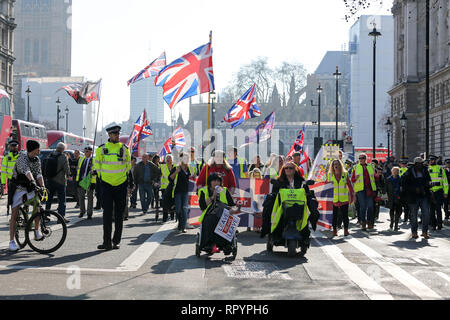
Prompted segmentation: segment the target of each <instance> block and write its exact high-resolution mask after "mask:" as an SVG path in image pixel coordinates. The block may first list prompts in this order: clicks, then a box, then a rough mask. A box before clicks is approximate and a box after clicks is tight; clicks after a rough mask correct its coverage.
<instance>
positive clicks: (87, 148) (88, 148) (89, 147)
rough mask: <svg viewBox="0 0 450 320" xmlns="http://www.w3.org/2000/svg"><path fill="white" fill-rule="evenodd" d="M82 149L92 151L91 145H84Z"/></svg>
mask: <svg viewBox="0 0 450 320" xmlns="http://www.w3.org/2000/svg"><path fill="white" fill-rule="evenodd" d="M84 150H85V151H93V149H92V147H91V146H87V147H85V148H84Z"/></svg>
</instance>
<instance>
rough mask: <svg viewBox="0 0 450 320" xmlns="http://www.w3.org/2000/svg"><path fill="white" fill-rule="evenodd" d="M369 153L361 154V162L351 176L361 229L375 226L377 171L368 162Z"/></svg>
mask: <svg viewBox="0 0 450 320" xmlns="http://www.w3.org/2000/svg"><path fill="white" fill-rule="evenodd" d="M366 160H367V155H366V154H364V153H362V154H360V155H359V163H358V164H357V165H356V168H355V170H354V171H353V175H352V178H351V181H352V183H353V184H354V190H355V193H356V197H357V199H358V202H359V220H360V221H361V229H362V230H363V231H366V230H367V228H369V229H372V228H373V226H374V215H373V213H374V198H375V195H376V193H375V192H376V190H377V188H376V185H375V171H374V169H373V167H372V166H371V165H368V164H367V163H366Z"/></svg>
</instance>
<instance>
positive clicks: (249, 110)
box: [223, 85, 261, 128]
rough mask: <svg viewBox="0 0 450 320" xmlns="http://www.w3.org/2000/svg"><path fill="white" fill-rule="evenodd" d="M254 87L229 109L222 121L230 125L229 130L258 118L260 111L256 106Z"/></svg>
mask: <svg viewBox="0 0 450 320" xmlns="http://www.w3.org/2000/svg"><path fill="white" fill-rule="evenodd" d="M255 93H256V85H253V86H252V87H251V88H250V89H248V90H247V92H246V93H245V94H244V95H243V96H242V97H241V98H240V99H239V100H238V101H237V102H236V103H235V104H234V106H232V107H231V109H230V110H229V111H228V113H227V114H226V115H225V118H224V119H223V121H224V122H228V123H231V128H235V127H237V126H238V125H240V124H241V123H242V122H244V121H246V120H248V119H252V118H256V117H259V116H260V115H261V110H260V109H259V107H258V105H257V104H256V94H255Z"/></svg>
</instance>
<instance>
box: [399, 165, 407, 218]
mask: <svg viewBox="0 0 450 320" xmlns="http://www.w3.org/2000/svg"><path fill="white" fill-rule="evenodd" d="M406 171H408V159H407V158H404V159H402V160H401V161H400V178H401V179H402V177H403V175H404V174H405V173H406ZM400 201H401V203H402V208H403V213H404V214H403V222H405V223H406V222H408V220H409V204H408V200H407V196H406V194H405V192H404V189H403V188H402V191H401V194H400Z"/></svg>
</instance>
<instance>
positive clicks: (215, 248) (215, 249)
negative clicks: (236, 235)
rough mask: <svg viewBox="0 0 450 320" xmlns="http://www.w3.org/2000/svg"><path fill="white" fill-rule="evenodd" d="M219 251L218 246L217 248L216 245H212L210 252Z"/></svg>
mask: <svg viewBox="0 0 450 320" xmlns="http://www.w3.org/2000/svg"><path fill="white" fill-rule="evenodd" d="M219 252H220V250H219V248H217V246H216V245H214V246H213V247H212V250H211V253H219Z"/></svg>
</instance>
